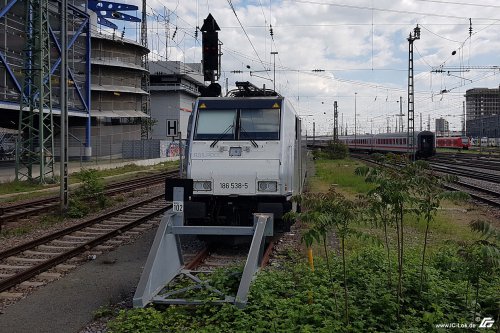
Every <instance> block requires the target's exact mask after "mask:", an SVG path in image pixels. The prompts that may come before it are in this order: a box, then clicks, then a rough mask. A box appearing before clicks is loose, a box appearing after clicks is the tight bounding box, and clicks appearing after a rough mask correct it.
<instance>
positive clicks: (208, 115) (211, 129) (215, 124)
mask: <svg viewBox="0 0 500 333" xmlns="http://www.w3.org/2000/svg"><path fill="white" fill-rule="evenodd" d="M279 128H280V110H279V109H236V110H235V109H229V110H214V109H200V110H199V113H198V119H197V124H196V130H195V131H196V132H195V135H194V139H195V140H217V141H218V140H279V137H280V135H279Z"/></svg>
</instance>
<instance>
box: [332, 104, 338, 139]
mask: <svg viewBox="0 0 500 333" xmlns="http://www.w3.org/2000/svg"><path fill="white" fill-rule="evenodd" d="M338 140H339V113H338V111H337V101H334V102H333V141H334V142H337V141H338Z"/></svg>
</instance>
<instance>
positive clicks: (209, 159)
mask: <svg viewBox="0 0 500 333" xmlns="http://www.w3.org/2000/svg"><path fill="white" fill-rule="evenodd" d="M248 84H249V83H239V82H237V86H238V88H239V89H238V90H236V91H234V92H233V93H232V94H231V95H230V96H229V97H200V98H198V99H197V100H196V103H195V106H194V108H193V112H192V114H191V116H190V120H189V124H188V142H187V151H186V158H187V163H186V167H187V169H186V177H187V178H189V179H193V194H192V196H191V198H190V200H189V201H187V202H185V209H184V211H185V218H186V223H187V224H190V225H232V226H235V225H242V226H247V225H252V223H253V217H252V213H257V212H258V213H273V214H274V219H275V229H277V230H285V231H286V230H288V229H289V222H285V221H283V219H282V217H283V215H284V214H285V213H287V212H289V211H290V210H292V207H294V206H295V204H292V201H291V198H292V195H296V194H300V193H301V192H302V189H303V186H304V179H305V175H306V162H305V158H306V154H307V146H306V141H305V140H303V139H302V125H301V119H300V118H299V115H298V114H297V112H296V111H295V110H294V108H293V106H292V104H291V103H290V102H289V101H288V100H287V99H286V98H285V97H282V96H280V95H278V94H277V93H275V92H274V91H269V90H262V89H260V88H256V87H255V86H253V85H251V84H250V85H248ZM294 208H295V207H294Z"/></svg>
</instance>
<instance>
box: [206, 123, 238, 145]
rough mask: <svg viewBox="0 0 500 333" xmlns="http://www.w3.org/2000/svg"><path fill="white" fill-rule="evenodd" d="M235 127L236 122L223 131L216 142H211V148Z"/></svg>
mask: <svg viewBox="0 0 500 333" xmlns="http://www.w3.org/2000/svg"><path fill="white" fill-rule="evenodd" d="M233 127H234V124H230V125H229V126H228V127H227V128H226V129H225V130H224V132H222V133H221V134H219V136H218V137H217V138H216V139H215V140H214V142H212V144H210V148H213V147H215V145H216V144H217V142H219V141H220V140H221V139H222V138H223V137H224V135H226V134H227V132H228V131H229V130H230V129H231V128H233Z"/></svg>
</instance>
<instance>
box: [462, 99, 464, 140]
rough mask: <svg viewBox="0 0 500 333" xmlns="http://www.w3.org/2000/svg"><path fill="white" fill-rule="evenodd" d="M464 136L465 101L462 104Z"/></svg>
mask: <svg viewBox="0 0 500 333" xmlns="http://www.w3.org/2000/svg"><path fill="white" fill-rule="evenodd" d="M462 136H465V101H463V102H462Z"/></svg>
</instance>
